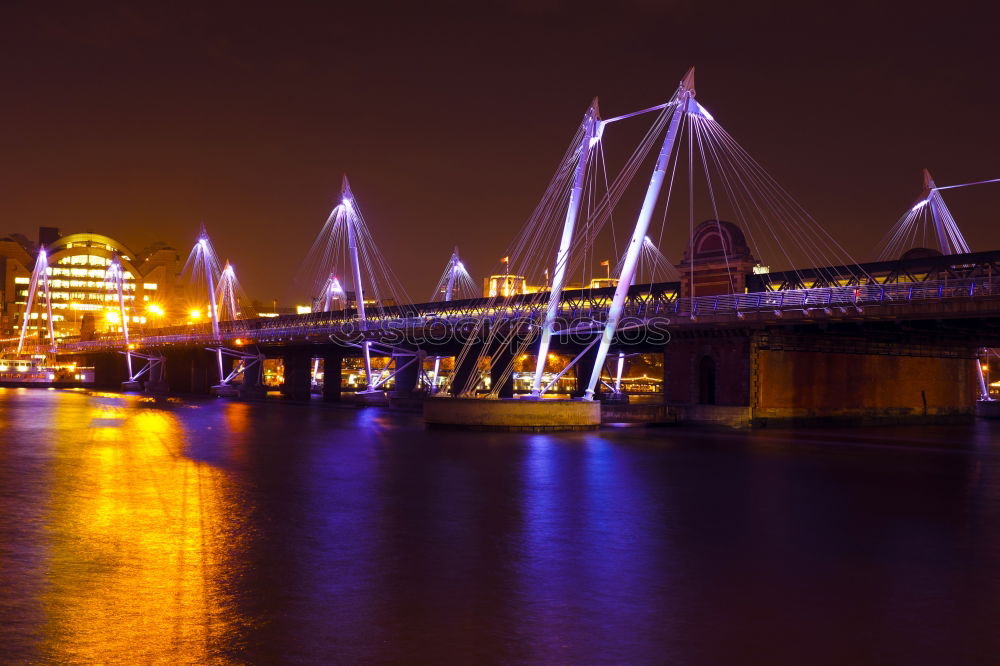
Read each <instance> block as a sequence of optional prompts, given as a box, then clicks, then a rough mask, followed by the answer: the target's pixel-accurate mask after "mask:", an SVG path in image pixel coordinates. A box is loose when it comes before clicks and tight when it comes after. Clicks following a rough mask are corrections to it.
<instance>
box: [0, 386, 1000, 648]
mask: <svg viewBox="0 0 1000 666" xmlns="http://www.w3.org/2000/svg"><path fill="white" fill-rule="evenodd" d="M0 620H2V622H0V656H2V657H3V659H2V660H3V661H4V662H39V661H41V662H59V663H95V662H120V663H148V662H166V663H222V662H252V663H274V662H282V663H318V662H323V663H331V662H335V663H370V662H383V663H388V662H422V663H442V662H447V663H469V664H479V663H496V662H506V663H511V662H513V663H519V662H533V663H547V664H580V663H612V664H625V663H629V664H638V663H668V664H748V663H760V664H848V663H853V664H860V663H865V664H917V663H927V664H990V663H1000V423H986V422H979V423H976V424H975V425H969V426H948V427H945V426H941V427H924V428H888V429H886V428H880V429H865V430H860V429H840V430H822V431H821V430H809V431H759V432H753V433H733V432H717V431H704V430H701V431H700V430H690V429H681V428H658V429H643V428H630V429H612V430H605V431H601V432H599V433H572V434H544V435H543V434H485V433H459V432H437V431H425V430H424V427H423V425H422V423H421V421H420V419H419V417H418V416H416V415H413V414H400V413H392V412H387V411H380V410H377V409H369V410H353V409H347V408H331V407H326V406H323V405H311V406H307V405H291V404H281V403H267V404H245V403H237V402H225V401H211V402H210V401H204V402H196V401H166V400H162V399H161V400H159V401H152V400H150V399H144V398H140V397H135V396H129V397H123V396H117V395H112V394H92V393H84V392H71V391H44V390H41V391H40V390H30V391H29V390H24V389H0Z"/></svg>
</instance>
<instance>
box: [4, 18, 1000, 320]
mask: <svg viewBox="0 0 1000 666" xmlns="http://www.w3.org/2000/svg"><path fill="white" fill-rule="evenodd" d="M141 4H142V6H139V5H138V4H137V3H117V4H113V3H108V4H105V3H72V4H65V5H60V4H58V3H35V2H32V3H5V5H4V7H3V9H2V10H0V22H2V24H3V27H2V28H0V31H2V34H0V37H2V39H0V80H2V84H3V87H2V90H3V94H2V96H0V113H2V117H3V123H2V125H0V150H2V160H0V221H2V223H0V233H11V232H15V231H17V232H21V233H24V234H26V235H28V236H29V237H31V238H35V237H36V234H37V227H38V226H39V225H50V226H57V227H60V228H61V229H62V231H63V233H71V232H76V231H94V232H99V233H105V234H108V235H111V236H113V237H116V238H119V239H120V240H122V241H124V242H125V243H127V244H129V245H131V246H132V247H134V248H135V249H140V248H142V247H143V246H145V245H146V244H148V243H149V242H151V241H154V240H163V241H166V242H168V243H171V244H173V245H174V246H175V247H177V248H178V249H179V250H180V252H181V253H182V254H183V255H186V253H187V250H188V248H189V247H190V244H191V243H192V242H193V241H194V239H195V237H196V234H197V229H198V224H199V223H200V222H204V223H205V224H206V225H207V226H208V229H209V232H210V233H211V235H212V237H213V241H214V243H215V245H216V247H217V248H218V249H219V250H220V252H221V253H222V254H223V255H224V256H225V257H228V258H230V259H232V261H233V263H234V264H235V265H236V267H237V269H238V271H239V273H240V275H241V278H242V280H243V282H244V284H245V286H246V287H247V291H248V292H250V294H251V295H252V296H254V297H257V298H261V299H268V300H269V299H271V298H275V297H278V298H281V299H283V300H284V299H291V298H295V299H297V300H302V296H303V295H304V294H303V292H302V290H301V289H299V290H296V289H294V288H293V287H292V284H291V278H292V276H293V275H294V273H295V271H296V269H297V268H298V265H299V263H300V262H301V260H302V258H303V257H304V255H305V254H306V251H307V250H308V248H309V246H310V244H311V243H312V240H313V238H314V236H315V234H316V233H317V232H318V230H319V229H320V227H321V225H322V223H323V221H324V219H325V217H326V215H327V213H328V211H329V209H330V208H331V206H332V205H333V204H334V203H335V201H336V196H337V193H338V189H339V184H340V176H341V173H342V172H345V171H346V172H347V173H348V174H349V176H350V178H351V181H352V185H353V186H354V191H355V194H356V195H357V197H358V200H359V202H360V204H361V206H362V207H363V210H364V211H365V215H366V218H367V219H368V221H369V223H370V224H371V226H372V227H373V232H374V234H375V236H376V238H377V239H379V240H380V242H381V243H382V247H383V251H384V254H385V256H386V257H387V259H388V260H389V261H390V262H391V263H392V265H393V266H394V267H395V269H396V272H397V273H398V274H399V275H401V276H404V278H405V279H404V281H405V282H406V284H407V287H408V289H409V291H410V293H411V295H412V296H413V297H414V298H415V299H417V300H424V298H426V296H427V295H429V292H430V290H431V288H432V287H433V285H434V282H435V281H436V279H437V277H438V275H439V273H440V271H441V269H442V268H443V266H444V263H445V261H446V259H447V257H448V254H449V252H450V250H451V247H452V245H454V244H458V245H459V246H460V248H461V250H462V254H463V258H464V259H465V263H466V264H467V265H468V266H469V267H470V269H471V270H472V272H473V275H474V277H476V278H479V277H481V275H482V273H484V272H485V271H486V270H488V268H490V267H492V265H493V264H494V263H495V262H496V261H497V259H499V257H500V256H502V255H503V253H504V249H505V248H506V247H507V245H508V243H509V242H510V241H511V239H512V238H513V237H514V234H515V232H516V230H517V229H518V228H519V227H520V225H521V224H522V222H523V221H524V220H525V218H526V217H527V215H528V214H529V213H530V211H531V209H532V207H533V206H534V204H535V202H536V201H537V198H538V197H539V195H540V194H541V192H542V190H543V189H544V187H545V185H546V183H547V182H548V180H549V177H550V176H551V173H552V170H553V168H554V167H555V164H556V162H557V161H558V159H559V157H560V156H561V154H562V153H563V151H564V149H565V148H566V145H567V143H568V140H569V138H570V137H571V136H572V134H573V131H574V129H575V127H576V125H577V123H578V122H579V120H580V118H581V116H582V113H583V111H584V110H585V109H586V106H587V104H588V103H589V101H590V99H591V98H592V97H593V96H594V95H599V96H600V99H601V107H602V111H603V112H604V115H605V116H610V115H616V114H619V113H624V112H628V111H632V110H635V109H638V108H642V107H645V106H649V105H652V104H656V103H659V102H662V101H665V100H666V99H667V98H668V97H669V95H670V94H671V93H672V92H673V91H674V89H675V88H676V86H677V81H678V79H679V78H680V77H681V75H682V74H683V73H684V71H685V70H686V69H687V67H689V66H691V65H696V66H697V68H698V82H697V83H698V85H697V87H698V99H699V101H701V102H702V103H704V104H705V105H706V106H707V107H708V108H709V109H710V110H711V111H712V113H713V114H714V116H715V118H716V120H718V121H719V122H720V123H722V125H723V126H725V127H726V128H727V129H728V131H729V132H730V133H731V134H732V135H733V136H735V137H736V138H737V139H738V140H739V141H740V142H741V143H742V144H743V146H744V147H746V148H747V149H748V150H749V151H750V152H751V153H752V154H753V155H754V156H755V157H756V158H757V159H758V161H759V162H760V163H761V164H763V165H764V166H765V167H766V168H767V169H768V170H769V171H770V172H771V173H772V175H774V176H775V177H776V178H777V179H778V181H779V182H780V183H782V185H784V186H785V188H786V189H787V190H788V191H789V192H791V193H792V194H793V195H794V196H795V197H796V198H797V199H798V201H799V202H800V203H801V204H803V205H804V206H805V208H806V209H808V210H809V211H810V212H811V213H812V214H813V215H814V216H815V217H816V218H817V219H818V220H819V221H820V222H822V223H823V224H824V225H825V226H826V228H827V229H829V230H830V231H831V232H832V233H833V234H834V235H835V236H836V237H837V239H838V240H840V241H841V242H842V243H843V244H844V245H845V246H846V247H847V248H848V250H849V251H850V252H852V253H853V254H854V255H855V256H856V258H857V259H859V260H865V259H871V258H872V257H871V254H872V247H873V245H874V244H875V242H876V241H877V240H878V239H879V238H880V237H881V236H882V234H883V233H884V232H885V231H886V230H887V229H888V227H889V226H891V224H892V223H893V222H894V221H895V220H896V219H897V217H898V216H899V215H900V214H901V212H902V211H903V210H904V209H905V208H906V207H907V206H908V205H909V204H911V203H912V201H913V200H914V198H915V196H916V195H917V194H918V193H919V186H920V169H922V168H924V167H928V168H929V169H930V170H931V172H932V173H933V174H934V176H935V178H936V179H937V182H938V184H940V185H945V184H952V183H959V182H966V181H970V180H979V179H985V178H997V177H1000V160H998V159H997V149H998V148H1000V114H998V111H1000V87H998V71H1000V69H998V65H1000V48H998V46H997V43H996V26H997V21H996V18H997V17H996V16H993V15H989V14H987V13H985V12H987V11H989V10H988V9H984V8H982V7H981V8H978V9H977V8H975V7H973V6H969V5H963V4H960V3H954V2H945V3H942V2H937V3H934V4H933V5H932V4H930V3H927V4H926V7H925V8H922V7H920V6H919V3H916V2H908V3H898V5H897V6H896V7H890V6H879V5H878V4H877V3H822V4H820V3H801V2H795V3H787V4H786V3H769V2H754V3H742V2H741V3H737V4H735V5H734V6H733V7H727V6H726V5H725V3H718V2H715V3H711V2H698V3H695V2H683V1H682V2H655V1H652V0H632V1H631V2H608V3H599V4H598V3H594V4H587V3H581V2H572V1H566V2H560V1H555V0H542V1H532V0H522V1H515V2H508V3H496V4H492V5H490V7H492V8H490V9H483V8H479V7H476V5H477V3H455V4H451V5H441V4H424V3H411V4H409V5H407V6H405V7H395V6H393V5H391V4H387V3H376V2H369V3H352V5H343V6H342V5H341V4H340V3H335V2H330V3H308V4H305V3H303V4H300V3H294V2H282V3H270V4H269V5H259V6H255V5H254V4H253V3H244V2H213V3H194V4H190V5H187V4H185V3H180V2H171V3H163V4H162V5H153V4H147V3H141ZM982 5H983V7H988V6H989V3H982ZM484 6H485V5H484ZM646 177H647V176H646V175H645V174H643V175H642V176H641V179H642V180H645V179H646ZM944 194H945V198H946V200H947V202H948V204H949V206H950V207H951V210H952V212H953V213H954V214H955V217H956V219H957V220H958V222H959V225H960V226H961V227H962V229H963V231H964V232H965V234H966V237H967V238H968V240H969V243H970V245H971V246H972V248H973V249H974V250H985V249H993V248H1000V231H998V229H997V225H996V213H995V211H996V209H997V207H998V205H1000V185H987V186H982V187H979V188H970V189H963V190H957V191H954V192H945V193H944ZM632 215H634V212H632V211H630V212H628V213H627V215H626V217H631V216H632ZM703 217H704V216H703ZM676 233H677V234H684V233H685V231H684V230H676ZM667 249H668V254H671V248H670V247H668V248H667ZM671 258H672V259H676V258H677V257H676V254H674V255H673V256H671Z"/></svg>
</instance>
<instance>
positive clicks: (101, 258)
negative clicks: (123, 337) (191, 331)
mask: <svg viewBox="0 0 1000 666" xmlns="http://www.w3.org/2000/svg"><path fill="white" fill-rule="evenodd" d="M39 241H40V244H41V245H44V246H45V248H46V251H47V252H48V266H49V267H48V275H49V281H50V285H51V289H52V320H53V325H54V328H55V334H56V338H62V337H72V336H77V335H79V336H81V337H87V336H88V335H92V334H93V333H95V332H98V333H99V332H115V331H120V330H121V314H120V312H119V309H118V303H117V295H116V294H114V293H112V291H111V290H109V289H108V288H107V285H106V284H105V282H104V278H105V272H106V271H107V267H108V265H109V264H110V263H111V261H112V259H113V257H114V256H115V255H117V256H118V260H119V262H120V263H121V266H122V270H123V272H124V298H125V301H126V308H127V309H128V310H129V315H128V316H129V317H130V326H131V325H137V326H142V325H144V324H146V323H147V322H148V323H149V324H150V325H162V324H166V323H172V319H173V316H174V313H175V304H174V295H175V294H174V292H175V286H176V283H177V274H178V270H179V267H180V257H179V256H178V254H177V251H176V250H174V249H173V248H171V247H169V246H167V245H165V244H163V243H157V244H154V245H152V246H151V247H149V248H147V249H146V250H144V251H143V252H141V253H138V254H137V253H135V252H133V251H132V250H130V249H129V248H128V247H126V246H125V245H124V244H123V243H121V242H119V241H117V240H114V239H113V238H109V237H108V236H103V235H101V234H92V233H82V234H70V235H68V236H61V237H60V236H59V235H58V230H56V229H52V228H46V227H43V228H42V229H40V230H39ZM36 256H37V249H36V248H35V247H32V246H31V244H30V243H28V242H26V239H24V238H23V237H16V236H11V237H8V238H4V239H0V262H2V263H0V269H2V270H3V280H4V281H3V287H4V289H3V320H2V327H3V334H4V335H5V336H6V335H10V334H12V333H13V332H14V331H16V330H17V329H18V328H19V327H20V325H21V321H22V317H23V316H24V309H25V305H26V303H27V298H28V286H29V283H30V281H31V280H30V277H31V269H32V267H33V266H34V263H35V257H36ZM43 302H44V301H43ZM32 310H33V311H32V312H31V314H30V315H29V317H30V318H29V325H28V331H29V332H33V333H37V331H38V328H39V327H38V326H37V324H38V323H39V322H44V320H45V319H44V318H45V317H46V316H47V315H45V314H44V308H39V307H33V308H32ZM43 328H44V326H43Z"/></svg>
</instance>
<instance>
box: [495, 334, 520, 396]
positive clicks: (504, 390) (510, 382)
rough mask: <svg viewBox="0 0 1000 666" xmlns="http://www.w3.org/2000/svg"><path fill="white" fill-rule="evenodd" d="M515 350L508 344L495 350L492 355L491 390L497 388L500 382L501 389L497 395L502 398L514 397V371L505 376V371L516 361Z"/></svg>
mask: <svg viewBox="0 0 1000 666" xmlns="http://www.w3.org/2000/svg"><path fill="white" fill-rule="evenodd" d="M514 352H515V350H514V349H513V348H512V347H511V345H510V344H506V345H503V346H501V347H500V348H499V349H497V350H495V351H494V353H493V354H492V355H491V356H490V390H496V388H497V385H498V384H499V386H500V390H499V391H498V392H497V395H498V397H500V398H513V397H514V373H513V372H507V376H506V377H503V373H504V372H506V371H507V370H508V369H509V368H510V365H511V364H512V363H513V362H514Z"/></svg>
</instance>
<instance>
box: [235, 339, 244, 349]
mask: <svg viewBox="0 0 1000 666" xmlns="http://www.w3.org/2000/svg"><path fill="white" fill-rule="evenodd" d="M233 344H234V345H236V346H237V347H240V346H242V345H243V338H236V339H235V340H233Z"/></svg>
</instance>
